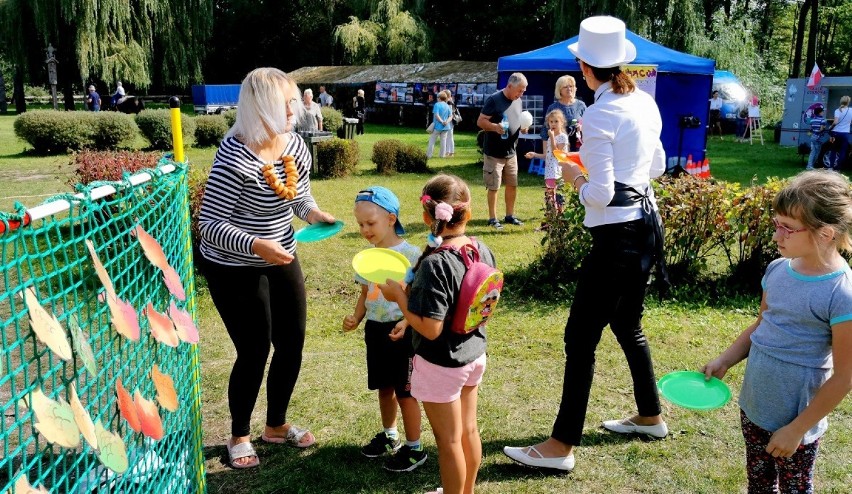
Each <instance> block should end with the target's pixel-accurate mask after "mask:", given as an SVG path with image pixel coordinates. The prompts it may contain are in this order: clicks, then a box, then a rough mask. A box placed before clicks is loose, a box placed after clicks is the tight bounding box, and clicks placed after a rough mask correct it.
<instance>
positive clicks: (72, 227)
mask: <svg viewBox="0 0 852 494" xmlns="http://www.w3.org/2000/svg"><path fill="white" fill-rule="evenodd" d="M171 158H172V156H171V155H166V156H165V157H164V158H163V159H161V160H160V162H159V164H158V166H157V167H156V168H155V169H149V170H144V171H142V172H139V173H136V174H134V175H132V176H130V175H125V177H124V179H123V180H122V181H120V182H99V183H92V184H89V185H87V186H78V187H77V190H78V191H79V193H78V194H75V195H70V194H65V195H57V196H54V197H52V198H51V199H48V200H47V201H45V203H44V204H42V205H40V206H39V207H37V208H33V209H32V210H29V211H27V212H26V213H24V211H23V209H22V208H21V209H20V210H19V211H18V213H19V214H7V213H0V227H2V228H0V232H2V233H0V337H1V338H2V353H0V410H2V414H3V420H2V422H0V440H2V451H0V453H2V457H0V492H2V493H5V492H7V491H8V492H14V487H13V486H14V485H15V483H16V481H18V479H19V478H20V477H21V476H26V478H27V481H28V482H29V483H30V484H31V485H33V486H44V487H46V488H47V489H48V490H49V491H50V492H63V493H77V492H112V493H116V492H124V493H135V492H145V493H149V492H157V493H165V492H180V493H185V492H205V491H206V486H205V482H204V464H203V460H204V457H203V451H202V442H201V435H202V429H201V384H200V383H201V377H200V368H199V358H198V347H197V345H195V344H189V343H184V342H182V343H181V344H179V345H178V346H177V347H176V348H172V347H169V346H166V345H164V344H162V343H159V342H158V341H156V340H155V339H154V338H153V337H152V335H151V331H150V328H149V325H148V320H147V318H146V317H145V316H144V314H143V311H142V309H143V308H144V307H145V306H146V305H147V304H148V303H149V302H151V303H152V304H153V306H154V308H155V309H156V310H158V311H160V312H167V309H168V307H169V304H170V302H172V301H174V302H176V303H177V305H178V306H179V307H182V308H184V309H185V310H186V311H187V312H189V313H190V314H191V315H192V316H193V319H194V318H195V310H196V294H195V283H194V278H193V261H192V241H191V235H190V208H189V195H188V185H187V165H186V164H185V163H177V162H174V161H172V160H171ZM101 196H103V197H101ZM40 208H41V209H43V210H49V211H50V213H49V214H46V215H45V216H44V217H43V218H39V219H35V218H34V216H37V215H33V217H31V216H30V215H29V212H30V211H35V210H37V209H40ZM136 226H142V228H144V229H145V230H146V231H147V232H148V233H149V234H150V235H151V236H153V237H154V238H155V239H156V240H157V241H158V242H159V243H160V245H161V246H162V248H163V251H164V253H165V255H166V258H167V260H168V262H169V264H170V265H171V266H172V267H174V268H175V270H176V271H177V273H178V274H179V275H180V278H181V280H182V282H183V286H184V288H185V291H186V300H185V301H178V300H177V299H176V298H175V297H174V296H172V295H170V293H169V291H168V290H167V288H166V286H165V284H164V282H163V278H162V275H161V272H160V270H159V269H158V268H156V267H155V266H153V265H152V264H151V262H149V260H148V259H147V258H146V257H145V256H144V255H143V253H142V249H141V247H140V245H139V242H138V241H137V240H136V238H135V237H134V236H132V235H131V231H132V230H133V229H134V228H135V227H136ZM16 227H17V228H16ZM86 240H90V241H91V242H92V243H93V244H94V246H95V249H96V251H97V253H98V256H99V258H100V260H101V262H102V263H103V264H104V266H105V268H106V270H107V272H108V273H109V276H110V278H111V279H112V282H113V284H114V285H115V290H116V293H117V295H118V297H119V298H121V299H122V300H125V301H127V302H129V303H130V304H132V306H133V308H134V309H135V311H136V313H137V314H138V316H139V324H140V327H141V337H140V339H139V341H136V342H134V341H131V340H130V339H128V338H125V337H124V336H122V335H119V334H118V333H117V332H116V330H115V329H114V327H113V326H112V325H111V323H110V311H109V308H108V306H107V304H106V303H104V302H103V301H102V299H103V291H104V288H103V286H102V285H101V282H100V280H99V279H98V277H97V275H96V273H95V271H94V268H93V263H92V260H91V258H90V256H89V252H88V250H87V248H86V245H85V241H86ZM27 288H32V289H33V290H34V292H35V294H36V296H37V298H38V300H39V301H40V303H41V305H42V306H43V307H44V308H45V309H47V311H48V312H50V313H52V314H53V315H55V316H56V318H57V319H58V321H59V322H60V324H61V326H62V328H63V329H65V330H66V331H67V328H68V327H69V326H68V324H69V322H68V321H69V318H70V317H71V316H75V317H76V319H77V320H78V321H79V326H80V328H81V329H82V331H83V334H84V337H85V338H86V339H87V340H88V342H89V344H90V345H91V347H92V349H93V352H94V356H95V361H96V363H97V372H96V373H95V375H91V374H90V373H89V372H88V371H87V370H86V369H85V367H84V365H83V362H82V361H81V359H80V358H79V356H78V354H77V352H76V351H75V352H74V355H73V357H72V359H71V360H70V361H65V360H62V359H61V358H59V357H58V356H56V355H54V354H53V352H52V351H51V350H49V349H48V348H47V346H45V344H44V343H42V342H41V341H39V340H38V338H37V337H36V335H35V333H34V332H33V331H32V329H31V328H30V318H29V315H28V310H27V306H26V305H25V303H24V300H23V298H22V295H23V292H24V290H26V289H27ZM70 336H71V335H66V337H68V339H69V341H70V340H71V337H70ZM154 364H156V365H157V366H158V367H159V369H160V371H161V372H163V373H166V374H168V375H170V376H171V377H172V379H173V380H174V386H175V389H176V391H177V396H178V399H179V407H178V409H177V410H176V411H175V412H170V411H166V410H165V409H163V408H162V407H158V411H159V415H160V417H161V418H162V422H163V429H164V432H165V435H164V437H163V438H162V439H159V440H156V441H155V440H153V439H151V438H149V437H146V436H145V435H143V434H142V433H136V432H134V431H133V430H132V429H131V428H130V427H129V426H128V423H127V421H125V420H124V419H123V418H122V417H121V415H120V414H119V408H118V400H117V397H116V392H115V384H116V381H117V380H118V379H119V378H120V379H121V380H122V381H123V384H124V387H125V388H126V389H127V390H128V391H129V392H130V393H133V392H134V390H136V389H138V390H139V391H140V393H141V394H142V396H144V397H145V398H147V399H149V400H152V401H154V402H155V403H156V400H155V396H156V395H157V392H156V390H155V388H154V383H153V380H152V378H151V369H152V367H153V365H154ZM71 383H74V384H75V386H76V389H77V393H78V395H79V399H80V401H81V403H82V404H83V406H84V407H85V408H86V410H87V411H88V412H89V414H90V416H91V418H92V419H93V420H94V421H95V422H96V423H97V422H100V423H101V424H102V425H103V426H104V427H105V428H106V430H108V431H112V432H114V433H116V434H117V435H118V436H120V437H121V438H122V439H123V442H124V444H125V447H126V449H127V456H128V463H129V467H128V469H127V470H126V471H125V472H124V473H122V474H115V473H114V472H112V471H111V470H109V469H108V468H106V467H105V466H104V465H102V463H101V462H100V461H99V459H98V455H97V451H96V450H94V449H93V448H92V447H90V445H89V444H87V442H86V441H85V440H81V441H80V446H78V447H77V448H74V449H69V448H63V447H60V446H57V445H54V444H51V443H49V442H48V441H47V440H46V439H45V437H44V436H43V435H42V434H40V433H39V431H38V430H36V429H35V427H34V424H35V423H36V417H35V416H34V413H33V411H32V410H31V409H30V408H29V407H26V406H24V405H23V404H22V402H21V400H22V398H27V397H30V396H31V393H32V392H33V391H34V390H36V389H38V388H41V389H42V390H43V392H44V394H45V395H46V396H47V397H49V398H51V399H53V400H57V399H58V398H59V397H61V398H62V399H64V400H65V401H69V399H70V391H69V389H70V385H71Z"/></svg>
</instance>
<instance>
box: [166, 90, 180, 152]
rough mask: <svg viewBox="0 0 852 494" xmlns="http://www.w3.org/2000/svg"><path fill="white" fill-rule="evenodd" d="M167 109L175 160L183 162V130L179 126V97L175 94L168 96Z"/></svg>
mask: <svg viewBox="0 0 852 494" xmlns="http://www.w3.org/2000/svg"><path fill="white" fill-rule="evenodd" d="M169 111H170V112H171V117H172V147H173V148H174V152H175V161H176V162H178V163H183V130H182V129H181V128H180V98H178V97H177V96H172V97H171V98H169Z"/></svg>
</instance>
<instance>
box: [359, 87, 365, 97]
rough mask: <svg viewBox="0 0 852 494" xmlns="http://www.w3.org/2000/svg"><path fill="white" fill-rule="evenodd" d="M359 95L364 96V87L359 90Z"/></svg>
mask: <svg viewBox="0 0 852 494" xmlns="http://www.w3.org/2000/svg"><path fill="white" fill-rule="evenodd" d="M358 96H360V97H362V98H363V97H364V90H363V89H359V90H358Z"/></svg>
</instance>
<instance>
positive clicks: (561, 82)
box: [553, 75, 577, 101]
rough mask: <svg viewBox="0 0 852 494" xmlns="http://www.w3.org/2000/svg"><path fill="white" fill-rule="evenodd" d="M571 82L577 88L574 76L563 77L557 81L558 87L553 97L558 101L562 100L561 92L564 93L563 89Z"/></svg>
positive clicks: (555, 88) (554, 90)
mask: <svg viewBox="0 0 852 494" xmlns="http://www.w3.org/2000/svg"><path fill="white" fill-rule="evenodd" d="M569 82H570V83H571V84H573V85H574V87H575V88H576V87H577V80H576V79H574V77H573V76H570V75H563V76H562V77H560V78H559V79H556V86H554V88H553V97H554V98H556V101H559V100H560V99H561V96H560V95H559V92H560V91H562V88H563V87H565V86H567V85H568V83H569Z"/></svg>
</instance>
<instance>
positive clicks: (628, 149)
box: [580, 82, 666, 227]
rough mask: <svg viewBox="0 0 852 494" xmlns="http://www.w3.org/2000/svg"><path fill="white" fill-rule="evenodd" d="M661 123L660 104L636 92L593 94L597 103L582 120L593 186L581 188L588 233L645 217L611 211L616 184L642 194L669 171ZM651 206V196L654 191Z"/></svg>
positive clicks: (635, 210) (633, 209) (606, 87)
mask: <svg viewBox="0 0 852 494" xmlns="http://www.w3.org/2000/svg"><path fill="white" fill-rule="evenodd" d="M662 128H663V122H662V118H661V117H660V110H659V108H657V103H656V102H655V101H654V99H653V98H652V97H651V96H650V95H649V94H648V93H646V92H644V91H642V90H640V89H636V90H635V91H633V92H632V93H629V94H615V93H613V92H612V89H611V87H610V83H609V82H607V83H604V84H603V85H601V87H599V88H598V90H597V91H595V103H594V104H592V105H591V106H589V107H588V108H587V109H586V113H585V114H584V115H583V146H582V147H581V148H580V159H581V160H582V161H583V164H584V166H585V167H586V169H587V170H588V171H589V181H588V183H585V184H583V185H582V186H581V187H580V203H581V204H582V205H583V206H585V208H586V217H585V219H584V220H583V224H584V225H586V226H587V227H593V226H598V225H606V224H612V223H624V222H627V221H632V220H636V219H639V218H641V217H642V209H641V205H640V204H638V203H637V204H633V205H630V206H626V207H607V204H609V202H610V201H611V200H612V198H613V195H614V194H615V182H616V181H618V182H621V183H623V184H626V185H630V186H633V187H636V188H637V190H639V191H641V190H642V189H644V188H645V187H647V186H648V185H649V184H650V181H651V179H652V178H656V177H659V176H660V175H662V174H663V173H664V172H665V171H666V153H665V151H664V150H663V143H662V142H661V141H660V133H661V132H662ZM651 198H652V201H653V191H651Z"/></svg>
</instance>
